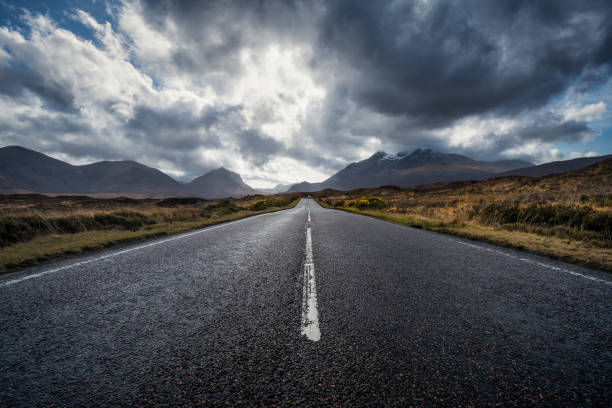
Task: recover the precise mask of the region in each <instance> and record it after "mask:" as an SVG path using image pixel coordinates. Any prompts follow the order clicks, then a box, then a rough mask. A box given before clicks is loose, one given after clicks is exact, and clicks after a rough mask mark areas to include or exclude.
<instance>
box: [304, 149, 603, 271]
mask: <svg viewBox="0 0 612 408" xmlns="http://www.w3.org/2000/svg"><path fill="white" fill-rule="evenodd" d="M315 197H316V198H317V200H318V202H319V203H320V204H321V205H323V206H325V207H328V208H336V209H340V210H344V211H350V212H354V213H358V214H363V215H367V216H372V217H376V218H380V219H383V220H385V221H389V222H394V223H397V224H402V225H406V226H411V227H416V228H424V229H428V230H432V231H437V232H442V233H447V234H453V235H457V236H461V237H466V238H470V239H475V240H481V241H487V242H491V243H494V244H497V245H501V246H505V247H512V248H517V249H521V250H527V251H530V252H534V253H538V254H541V255H545V256H548V257H551V258H554V259H559V260H563V261H567V262H571V263H575V264H580V265H585V266H589V267H592V268H598V269H603V270H607V271H612V161H606V162H602V163H599V164H597V165H595V166H591V167H588V168H586V169H581V170H577V171H573V172H569V173H564V174H559V175H552V176H546V177H540V178H528V177H504V178H499V179H491V180H485V181H473V182H459V183H439V184H433V185H428V186H422V187H417V188H406V189H402V188H397V187H392V186H386V187H381V188H377V189H361V190H355V191H349V192H341V191H333V190H327V191H322V192H318V193H315Z"/></svg>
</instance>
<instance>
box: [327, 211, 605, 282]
mask: <svg viewBox="0 0 612 408" xmlns="http://www.w3.org/2000/svg"><path fill="white" fill-rule="evenodd" d="M320 203H321V204H322V205H323V206H326V207H328V208H331V207H330V206H329V205H328V204H326V203H325V202H320ZM342 210H344V211H348V212H353V213H356V214H361V215H366V216H370V217H375V218H378V219H381V220H384V221H388V222H392V223H395V224H400V225H406V226H409V227H414V228H422V229H427V230H431V231H436V232H441V233H445V234H451V235H456V236H459V237H464V238H470V239H474V240H478V241H486V242H490V243H493V244H496V245H500V246H503V247H508V248H516V249H521V250H526V251H529V252H533V253H536V254H539V255H544V256H547V257H550V258H553V259H559V260H562V261H565V262H570V263H575V264H578V265H584V266H588V267H591V268H597V269H602V270H606V271H610V272H612V249H611V248H602V247H600V246H597V245H593V244H591V243H589V242H583V241H578V240H569V239H561V238H557V237H551V236H544V235H538V234H534V233H528V232H520V231H508V230H505V229H501V228H495V227H491V226H484V225H478V224H475V223H471V222H458V223H445V222H444V221H441V220H438V219H434V218H427V217H423V216H419V215H409V214H400V213H394V212H389V211H384V210H379V211H376V210H358V209H355V208H342Z"/></svg>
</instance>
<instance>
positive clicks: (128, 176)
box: [0, 146, 255, 198]
mask: <svg viewBox="0 0 612 408" xmlns="http://www.w3.org/2000/svg"><path fill="white" fill-rule="evenodd" d="M0 192H3V193H22V192H37V193H54V194H58V193H59V194H122V195H128V196H129V195H139V196H149V197H167V196H187V195H192V196H198V197H204V198H219V197H242V196H245V195H249V194H254V193H255V190H253V189H252V188H251V187H249V186H248V185H247V184H245V183H244V182H243V181H242V178H241V177H240V175H238V174H237V173H234V172H231V171H229V170H226V169H224V168H220V169H217V170H212V171H210V172H209V173H207V174H205V175H203V176H201V177H198V178H196V179H195V180H193V181H192V182H191V183H188V184H182V183H179V182H178V181H176V180H174V179H173V178H171V177H170V176H168V175H166V174H165V173H163V172H161V171H159V170H157V169H154V168H151V167H147V166H145V165H143V164H140V163H137V162H135V161H102V162H97V163H92V164H87V165H83V166H73V165H71V164H69V163H66V162H63V161H61V160H57V159H54V158H52V157H49V156H47V155H44V154H42V153H39V152H36V151H34V150H30V149H26V148H24V147H20V146H9V147H3V148H0Z"/></svg>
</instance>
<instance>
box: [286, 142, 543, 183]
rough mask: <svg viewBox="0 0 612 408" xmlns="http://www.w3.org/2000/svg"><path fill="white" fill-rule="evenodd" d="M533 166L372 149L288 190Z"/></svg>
mask: <svg viewBox="0 0 612 408" xmlns="http://www.w3.org/2000/svg"><path fill="white" fill-rule="evenodd" d="M531 166H533V164H532V163H529V162H526V161H522V160H504V161H495V162H487V161H477V160H473V159H470V158H469V157H466V156H461V155H459V154H447V153H440V152H437V151H435V150H431V149H425V150H422V149H417V150H415V151H414V152H412V153H408V152H400V153H398V154H388V153H385V152H376V153H374V154H373V155H372V156H370V157H369V158H367V159H365V160H362V161H359V162H356V163H351V164H349V165H348V166H347V167H345V168H344V169H342V170H340V171H339V172H338V173H336V174H334V175H333V176H331V177H330V178H328V179H327V180H325V181H323V182H321V183H307V182H302V183H299V184H295V185H293V186H292V187H291V188H290V189H289V191H302V192H310V191H319V190H323V189H326V188H332V189H335V190H354V189H357V188H364V187H380V186H382V185H385V184H390V185H396V186H399V187H412V186H417V185H422V184H430V183H437V182H448V181H462V180H483V179H486V178H490V177H494V176H495V175H496V174H499V173H502V172H506V171H510V170H514V169H518V168H525V167H531Z"/></svg>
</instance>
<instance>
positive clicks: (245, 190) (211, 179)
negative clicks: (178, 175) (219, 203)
mask: <svg viewBox="0 0 612 408" xmlns="http://www.w3.org/2000/svg"><path fill="white" fill-rule="evenodd" d="M185 188H186V189H187V190H188V191H189V192H191V193H193V194H194V195H197V196H202V197H210V198H221V197H243V196H246V195H252V194H257V192H256V191H255V190H254V189H252V188H251V187H249V186H248V185H247V184H246V183H245V182H244V181H242V178H241V177H240V175H239V174H238V173H234V172H233V171H229V170H227V169H226V168H224V167H220V168H218V169H216V170H211V171H209V172H208V173H206V174H205V175H203V176H200V177H198V178H196V179H195V180H193V181H192V182H191V183H189V184H187V185H186V186H185Z"/></svg>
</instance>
